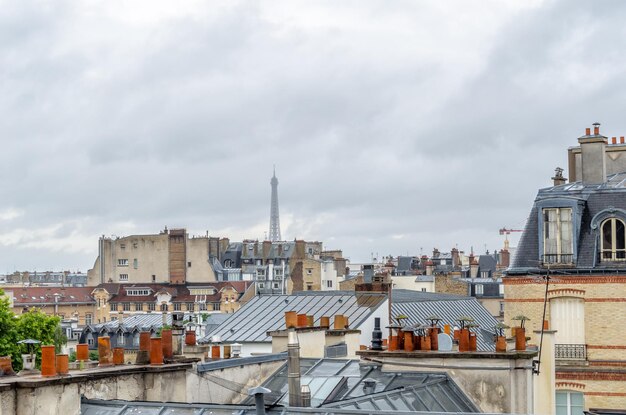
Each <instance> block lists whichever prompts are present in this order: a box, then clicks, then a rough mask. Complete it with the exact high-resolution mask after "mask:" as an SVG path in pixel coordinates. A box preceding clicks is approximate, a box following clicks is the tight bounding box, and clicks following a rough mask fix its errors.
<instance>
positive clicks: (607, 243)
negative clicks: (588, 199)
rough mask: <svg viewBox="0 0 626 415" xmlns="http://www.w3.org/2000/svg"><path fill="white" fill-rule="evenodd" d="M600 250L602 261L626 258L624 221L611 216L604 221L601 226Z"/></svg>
mask: <svg viewBox="0 0 626 415" xmlns="http://www.w3.org/2000/svg"><path fill="white" fill-rule="evenodd" d="M600 230H601V232H602V234H601V238H600V241H601V242H600V252H601V260H602V261H624V260H626V232H625V231H624V230H625V227H624V222H623V221H621V220H620V219H616V218H610V219H607V220H605V221H604V222H603V223H602V227H601V228H600Z"/></svg>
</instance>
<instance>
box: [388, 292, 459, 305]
mask: <svg viewBox="0 0 626 415" xmlns="http://www.w3.org/2000/svg"><path fill="white" fill-rule="evenodd" d="M468 298H470V297H466V296H462V295H455V294H446V293H431V292H425V291H415V290H405V289H397V290H392V291H391V299H392V302H393V303H411V302H415V301H443V300H466V299H468Z"/></svg>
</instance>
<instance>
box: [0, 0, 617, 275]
mask: <svg viewBox="0 0 626 415" xmlns="http://www.w3.org/2000/svg"><path fill="white" fill-rule="evenodd" d="M625 18H626V2H621V1H613V2H612V1H602V2H597V1H596V2H580V1H571V0H567V1H511V2H505V1H500V0H498V1H491V2H489V1H482V2H468V1H464V0H463V1H458V2H454V1H445V2H441V1H414V0H411V1H393V2H389V1H386V0H381V1H365V0H354V1H341V2H337V1H325V2H314V1H294V0H284V1H276V0H272V1H267V2H253V1H241V2H240V1H234V0H226V1H206V2H195V1H184V2H172V1H155V0H148V1H132V2H129V1H126V2H117V1H101V2H98V1H89V2H87V1H83V2H70V1H66V2H63V1H50V2H45V1H33V2H30V1H10V2H6V1H0V111H1V114H0V137H1V140H2V141H1V143H2V146H1V147H0V273H4V272H11V271H14V270H16V269H18V270H31V271H32V270H38V271H43V270H48V269H52V270H62V269H70V270H81V271H86V270H87V269H88V268H90V267H91V266H92V265H93V262H94V260H95V258H96V254H97V245H98V241H97V240H98V236H99V235H102V234H105V235H107V236H109V235H118V236H123V235H131V234H146V233H157V232H158V231H160V230H161V229H163V227H164V226H166V225H167V226H168V227H169V228H173V227H186V228H187V229H188V231H189V232H190V234H205V233H206V232H207V231H208V233H209V234H210V235H212V236H223V237H230V238H231V240H241V239H243V238H250V239H256V238H258V239H260V240H261V239H263V238H264V235H265V233H266V232H267V231H268V227H269V210H270V178H271V175H272V165H274V164H275V165H276V172H277V176H278V179H279V182H280V184H279V199H280V213H281V228H282V235H283V238H284V239H288V240H293V239H294V238H298V239H307V240H320V241H323V242H324V245H325V247H326V248H328V249H343V250H344V254H345V256H346V257H348V258H350V259H351V260H353V261H355V262H356V261H365V260H368V259H369V258H370V256H371V254H372V253H379V255H386V254H393V255H398V254H414V255H419V254H420V253H421V252H422V250H423V253H430V252H432V249H433V247H438V248H439V249H440V250H442V251H448V250H449V249H450V248H452V247H454V246H455V245H458V247H459V249H462V250H465V251H469V250H470V247H472V246H473V247H474V250H475V251H476V252H483V251H484V250H485V247H486V248H487V249H489V250H494V249H496V248H500V247H501V246H502V242H503V237H502V236H500V235H499V234H498V229H499V228H501V227H504V226H505V227H508V228H517V229H520V228H522V227H523V225H524V222H525V220H526V217H527V215H528V213H529V210H530V207H531V205H532V202H533V198H534V197H535V194H536V191H537V189H538V188H540V187H546V186H549V185H550V183H551V181H550V177H551V176H552V175H553V172H554V168H555V167H556V166H561V167H564V168H566V167H567V163H566V149H567V147H568V146H572V145H576V144H577V141H576V139H577V137H579V136H580V135H582V134H583V132H584V129H585V127H588V126H590V125H591V123H593V122H595V121H599V122H601V123H602V127H601V132H602V133H604V135H608V136H615V135H618V136H619V135H626V117H624V97H625V96H626V73H625V71H626V62H625V61H626V54H624V53H623V52H624V50H626V45H625V43H626V33H624V32H625V31H626V26H625V25H624V24H623V22H624V19H625ZM518 238H519V234H516V235H512V238H511V239H512V240H513V241H516V240H517V239H518ZM514 244H515V242H513V245H514Z"/></svg>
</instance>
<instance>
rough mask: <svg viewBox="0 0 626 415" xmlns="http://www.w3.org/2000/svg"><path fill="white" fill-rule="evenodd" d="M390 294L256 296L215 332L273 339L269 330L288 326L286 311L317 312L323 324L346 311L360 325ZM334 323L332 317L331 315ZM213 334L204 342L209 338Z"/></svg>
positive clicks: (237, 338)
mask: <svg viewBox="0 0 626 415" xmlns="http://www.w3.org/2000/svg"><path fill="white" fill-rule="evenodd" d="M386 299H387V296H386V295H383V294H372V293H363V294H355V293H354V292H350V293H347V292H343V291H339V292H334V291H326V292H315V291H312V292H310V293H309V292H303V293H299V294H297V295H263V296H256V297H255V298H254V299H252V300H250V301H248V302H247V303H246V304H245V305H244V306H243V307H242V308H240V309H239V310H238V311H237V312H235V313H234V314H230V317H229V318H228V319H227V320H226V321H225V322H224V323H222V324H221V325H220V327H219V328H218V329H216V330H214V331H213V332H212V333H211V336H214V335H217V336H220V337H221V339H222V341H223V342H239V343H246V342H268V343H269V342H271V341H272V338H271V337H269V336H268V335H267V332H268V331H273V330H282V329H285V312H286V311H292V310H293V311H297V312H298V313H299V314H309V315H310V314H312V315H314V316H315V325H319V322H320V318H321V317H322V316H328V317H332V316H334V315H336V314H343V315H345V316H347V317H348V321H349V324H350V327H351V328H358V327H359V326H360V325H361V323H363V322H364V321H365V320H366V319H367V318H368V317H369V315H370V314H371V313H372V312H374V311H375V310H376V309H378V307H380V306H381V305H382V304H383V303H384V302H385V300H386ZM331 324H332V318H331ZM211 336H205V337H203V338H202V339H201V340H200V342H209V341H210V337H211Z"/></svg>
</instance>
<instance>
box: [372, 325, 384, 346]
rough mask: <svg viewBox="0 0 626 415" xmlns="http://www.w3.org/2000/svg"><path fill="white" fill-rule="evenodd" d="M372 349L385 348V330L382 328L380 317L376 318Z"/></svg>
mask: <svg viewBox="0 0 626 415" xmlns="http://www.w3.org/2000/svg"><path fill="white" fill-rule="evenodd" d="M372 350H383V332H382V331H381V330H380V317H376V318H374V331H372Z"/></svg>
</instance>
